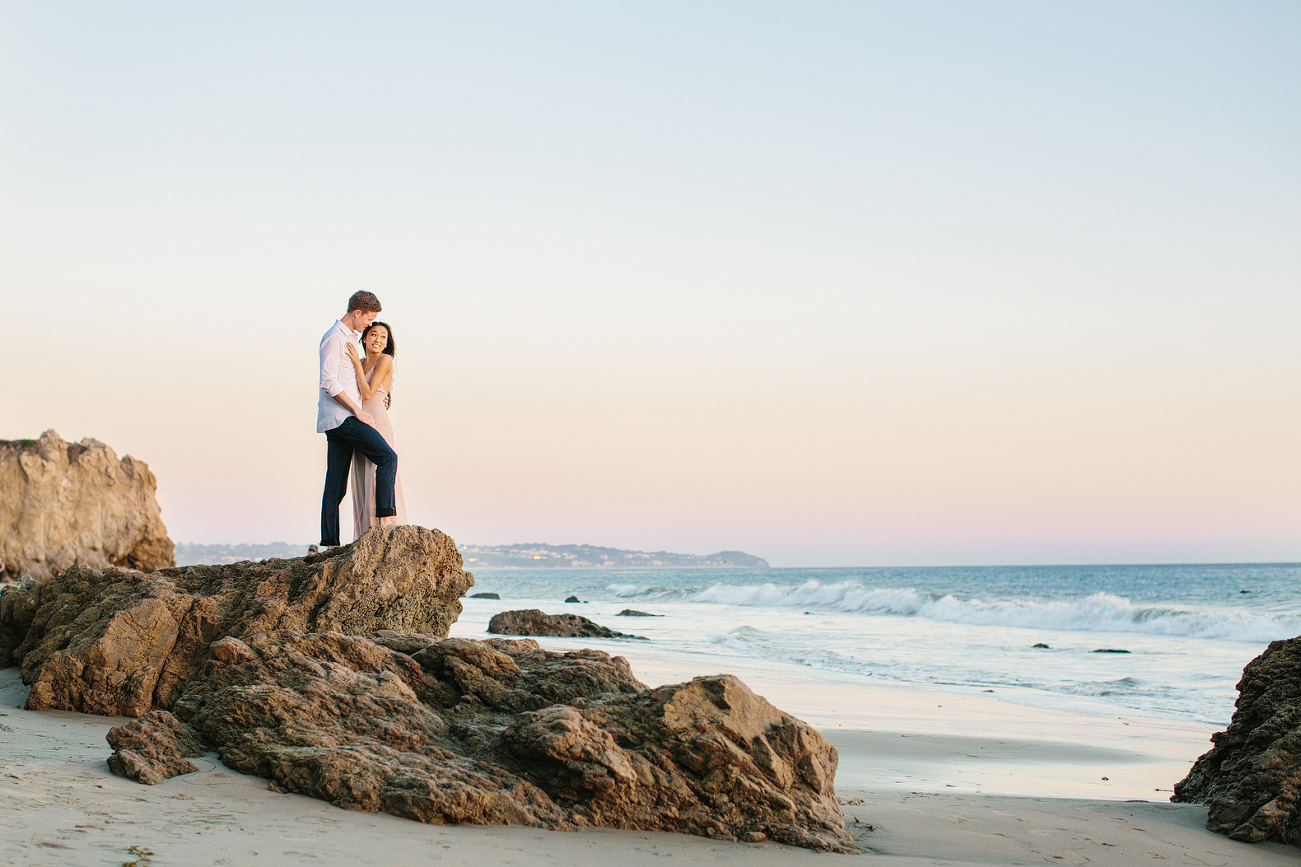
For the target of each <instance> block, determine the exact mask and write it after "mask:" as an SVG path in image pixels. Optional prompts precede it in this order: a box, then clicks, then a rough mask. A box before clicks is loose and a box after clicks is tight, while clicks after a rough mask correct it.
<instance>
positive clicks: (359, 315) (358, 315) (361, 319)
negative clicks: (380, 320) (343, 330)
mask: <svg viewBox="0 0 1301 867" xmlns="http://www.w3.org/2000/svg"><path fill="white" fill-rule="evenodd" d="M378 315H379V313H377V312H376V311H374V310H354V311H352V322H353V329H354V330H356V331H365V330H366V329H367V328H368V327H370V324H371V323H372V322H374V321H375V317H376V316H378Z"/></svg>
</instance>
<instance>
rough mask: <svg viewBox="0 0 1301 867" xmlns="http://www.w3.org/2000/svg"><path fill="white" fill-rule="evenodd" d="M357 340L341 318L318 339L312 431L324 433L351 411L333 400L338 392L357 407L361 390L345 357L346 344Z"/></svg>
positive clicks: (355, 335)
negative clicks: (318, 371)
mask: <svg viewBox="0 0 1301 867" xmlns="http://www.w3.org/2000/svg"><path fill="white" fill-rule="evenodd" d="M360 339H361V334H360V333H359V332H356V331H353V330H352V329H351V328H349V327H348V326H346V325H344V324H343V322H342V321H337V320H336V321H335V323H334V325H332V326H330V330H329V331H327V332H325V336H324V337H322V338H321V392H320V395H319V397H318V398H317V403H316V432H317V433H325V432H326V431H327V430H334V429H335V428H336V427H338V426H339V425H341V424H343V422H344V420H345V419H347V418H348V416H350V415H352V413H350V412H348V410H347V408H346V407H345V406H343V404H341V403H339V402H338V401H337V400H335V399H334V395H336V394H339V393H340V392H342V393H343V394H346V395H347V396H348V397H350V398H352V402H353V403H355V404H356V405H357V406H361V390H360V389H359V388H357V371H356V370H354V369H353V367H352V360H351V359H350V358H348V344H349V343H354V344H355V343H356V342H357V341H358V340H360Z"/></svg>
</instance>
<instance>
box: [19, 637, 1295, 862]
mask: <svg viewBox="0 0 1301 867" xmlns="http://www.w3.org/2000/svg"><path fill="white" fill-rule="evenodd" d="M560 644H561V643H560V642H558V645H560ZM633 661H634V667H635V669H636V670H637V671H638V673H639V674H640V675H641V676H642V678H643V679H644V680H646V681H647V682H649V683H657V682H661V679H660V678H659V677H658V676H657V675H662V674H669V673H674V672H675V671H676V670H677V669H678V668H679V666H680V665H681V664H682V661H681V660H674V659H673V658H672V656H671V655H665V654H664V653H662V652H658V653H655V654H651V653H649V652H648V653H646V658H645V659H644V660H641V659H639V658H638V657H637V656H633ZM738 673H740V674H741V675H742V676H743V677H745V676H747V674H748V675H749V680H750V682H752V684H753V685H754V686H755V688H756V689H757V690H759V691H760V692H763V693H764V694H766V695H767V696H768V697H769V698H770V699H771V700H773V701H775V702H776V703H777V704H778V705H779V706H784V707H791V708H792V709H802V710H803V711H805V714H804V715H806V716H807V717H809V718H810V719H811V720H812V721H814V722H815V723H816V724H818V725H820V727H821V728H822V731H823V732H824V734H826V736H827V737H828V739H829V740H831V741H832V742H833V743H834V744H835V745H836V747H837V748H838V750H839V751H840V770H839V773H838V775H837V794H838V795H839V797H840V799H841V802H842V804H843V807H842V809H843V810H844V812H845V818H846V821H847V822H849V823H850V827H851V829H852V831H853V833H854V836H855V838H856V840H857V842H858V844H859V845H860V846H861V847H862V849H863V852H862V854H861V855H852V856H840V855H820V854H817V853H813V852H809V851H806V850H803V849H797V848H792V847H787V846H779V845H775V844H771V843H759V844H741V843H719V842H715V841H711V840H708V839H705V838H700V837H692V836H687V835H680V834H667V833H644V832H633V831H608V830H591V831H583V832H575V833H558V832H546V831H539V830H536V829H532V828H518V827H496V826H494V827H484V826H456V827H448V826H429V825H422V824H419V823H416V822H411V821H407V820H403V819H398V818H394V817H392V816H388V815H384V814H369V813H356V812H349V811H345V810H341V809H338V808H336V807H334V806H332V805H330V804H327V803H325V802H322V801H317V800H314V799H311V798H306V797H302V796H299V795H285V794H278V793H276V792H273V791H271V790H270V789H269V788H268V786H267V783H266V781H265V780H261V779H258V778H255V777H248V776H244V775H242V774H238V773H235V772H233V771H231V770H229V769H227V768H225V767H224V766H223V765H222V764H221V763H220V762H219V761H218V760H217V759H216V756H215V754H212V755H210V756H209V757H207V758H206V759H200V760H198V761H197V762H196V763H197V764H199V765H200V770H199V771H198V772H196V773H192V774H187V775H183V776H180V777H176V778H173V779H171V780H168V781H167V782H165V783H163V784H161V785H158V786H143V785H140V784H138V783H134V782H130V781H128V780H125V779H122V778H119V777H115V776H113V775H112V774H110V773H109V771H108V768H107V765H106V764H105V759H106V758H107V756H108V754H109V749H108V746H107V744H106V743H105V741H104V735H105V734H106V732H107V731H108V729H109V728H110V727H112V726H113V725H116V724H117V723H119V722H122V721H123V719H122V718H109V717H97V716H89V715H84V714H77V713H69V712H63V711H41V712H31V711H26V710H23V709H22V707H21V705H22V703H23V701H24V700H25V698H26V692H27V690H26V687H24V686H23V685H22V683H21V680H20V678H19V672H18V669H16V668H10V669H6V670H4V671H0V790H2V791H3V792H4V795H3V797H4V803H6V804H7V805H9V806H10V809H8V810H5V811H3V813H0V847H2V848H3V851H4V857H5V860H6V861H7V863H10V864H15V865H47V864H48V865H53V864H61V865H88V867H89V865H119V864H122V863H133V862H134V863H135V864H139V865H145V864H159V865H161V864H174V865H221V864H232V865H249V864H298V863H302V864H309V863H310V864H322V865H345V864H411V863H417V862H420V861H426V860H433V861H437V862H439V863H447V864H502V865H511V864H537V863H544V864H554V865H568V864H573V865H597V864H609V863H620V864H651V863H657V864H662V863H663V861H662V860H660V859H664V858H671V859H673V861H674V863H680V864H683V863H685V864H704V863H709V864H728V863H736V864H741V863H745V864H774V865H776V864H783V865H784V864H802V863H813V862H815V861H816V862H818V863H827V862H828V861H830V860H837V859H841V858H844V859H849V860H859V859H864V860H870V861H871V863H874V864H889V865H941V864H946V865H960V864H1007V865H1014V864H1039V863H1050V864H1056V863H1061V864H1086V863H1087V864H1100V865H1117V867H1119V865H1130V864H1136V863H1148V862H1152V861H1162V862H1167V863H1172V864H1189V865H1208V864H1210V865H1228V864H1233V865H1242V867H1254V865H1261V867H1266V865H1270V867H1277V865H1283V864H1301V851H1299V850H1297V849H1295V848H1292V847H1287V846H1282V845H1278V844H1272V843H1266V844H1259V845H1254V846H1253V845H1247V844H1241V843H1235V842H1233V841H1230V840H1227V839H1225V838H1223V837H1219V836H1217V835H1215V834H1212V833H1210V832H1208V831H1206V830H1205V829H1204V827H1203V824H1204V822H1205V810H1204V809H1203V808H1201V807H1197V806H1188V805H1174V804H1170V803H1168V802H1167V798H1168V797H1169V796H1168V793H1167V792H1165V791H1158V789H1168V788H1169V785H1170V783H1172V782H1173V781H1174V780H1175V779H1177V778H1178V776H1177V775H1178V774H1182V769H1183V768H1186V767H1187V763H1188V762H1190V761H1191V760H1192V759H1193V758H1195V757H1196V755H1198V754H1199V753H1200V751H1201V750H1202V744H1204V742H1205V733H1204V732H1199V731H1197V730H1195V729H1196V727H1194V726H1191V725H1187V724H1177V723H1168V722H1162V721H1158V720H1143V719H1139V718H1129V719H1124V718H1118V717H1116V716H1115V715H1114V714H1112V715H1111V717H1110V718H1105V717H1103V716H1100V715H1099V716H1097V717H1088V716H1084V715H1079V714H1074V715H1072V714H1065V713H1062V712H1060V711H1054V710H1046V709H1035V708H1027V707H1024V706H1013V705H1010V704H1009V703H1007V702H1003V701H1000V700H998V699H996V698H992V697H986V696H973V695H960V694H956V693H947V692H943V691H940V690H935V689H928V688H922V687H904V686H882V685H871V686H870V687H865V686H862V685H859V688H858V689H855V690H852V691H851V690H847V689H846V690H826V689H823V690H820V691H818V692H817V694H816V695H814V694H811V693H810V691H809V690H808V689H801V686H807V683H803V684H802V683H801V680H800V678H799V677H798V675H797V674H796V673H790V674H787V675H783V674H782V673H780V672H773V671H771V670H769V671H767V672H762V671H753V672H749V673H747V672H744V671H741V672H738ZM847 698H852V701H853V702H854V703H855V705H857V710H856V712H855V714H854V716H855V717H858V718H861V716H862V714H863V713H865V711H864V708H865V707H868V706H874V707H875V708H876V710H875V713H874V714H873V715H874V717H875V719H876V722H877V724H876V725H873V726H872V727H870V729H869V728H868V727H862V728H845V727H844V724H843V719H844V717H843V716H841V719H842V722H840V723H836V722H835V721H834V719H835V717H836V715H835V714H833V713H831V712H832V711H833V708H832V707H831V705H833V704H837V703H843V701H844V700H846V699H847ZM932 708H933V709H934V712H933V713H932ZM829 722H830V723H831V725H828V723H829ZM1172 774H1175V775H1174V776H1172ZM1104 777H1105V778H1107V779H1104ZM1144 789H1146V793H1144Z"/></svg>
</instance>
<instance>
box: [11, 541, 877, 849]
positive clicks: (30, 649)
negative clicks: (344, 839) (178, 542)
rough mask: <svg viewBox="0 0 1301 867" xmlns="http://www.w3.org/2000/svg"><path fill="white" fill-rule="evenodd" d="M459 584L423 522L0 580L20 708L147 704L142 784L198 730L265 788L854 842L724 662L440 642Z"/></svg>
mask: <svg viewBox="0 0 1301 867" xmlns="http://www.w3.org/2000/svg"><path fill="white" fill-rule="evenodd" d="M473 583H474V579H473V576H471V575H470V574H469V573H466V572H465V571H464V570H463V569H462V563H461V557H460V554H459V553H458V552H457V549H456V545H455V543H454V542H453V541H452V540H451V539H449V538H448V537H447V536H445V535H443V534H442V533H440V532H438V531H436V530H426V529H423V528H421V527H398V528H393V529H390V528H375V529H372V530H370V531H368V532H367V533H366V534H365V535H363V536H362V538H361V539H360V540H358V541H357V542H356V543H354V544H353V545H351V546H348V547H347V548H340V549H335V550H332V551H329V552H327V553H324V554H318V555H314V556H309V557H304V558H298V559H293V560H270V561H266V562H263V563H248V562H245V563H236V564H233V565H229V566H194V567H189V568H184V569H176V568H172V569H166V570H163V571H161V572H157V573H154V574H152V575H142V574H139V573H129V572H121V571H118V570H109V571H107V572H104V573H100V572H96V571H95V570H92V569H89V568H85V567H79V568H74V569H70V570H69V571H68V572H67V573H65V574H64V575H61V576H59V577H57V578H54V579H51V580H50V581H48V582H45V583H44V584H41V583H37V582H33V583H31V584H29V585H27V586H23V587H20V588H17V589H9V590H6V591H4V592H3V593H0V665H11V664H15V663H21V665H22V666H23V678H24V681H25V682H27V683H30V684H32V691H31V694H30V696H29V698H28V705H27V706H28V707H29V708H44V707H57V708H64V709H69V710H82V711H90V712H94V713H104V714H118V713H121V714H127V715H134V716H137V717H139V718H138V719H136V720H134V721H132V722H130V723H127V724H125V725H122V726H118V727H115V728H114V729H113V730H112V731H111V732H110V735H109V740H110V744H111V745H112V746H113V747H114V748H115V753H114V755H113V757H112V758H111V759H110V767H111V768H112V769H113V770H114V771H115V772H116V773H120V774H124V775H126V776H129V777H131V778H133V779H137V780H140V781H141V782H157V781H160V780H162V779H165V778H166V777H168V776H171V775H174V774H177V773H185V772H186V771H187V770H188V769H189V768H190V767H192V765H191V764H190V763H189V762H188V761H187V759H186V756H187V755H194V754H196V753H198V752H200V751H201V750H202V749H203V748H204V747H203V742H206V743H207V744H211V745H212V746H214V747H215V748H216V749H217V750H219V752H220V755H221V758H222V760H223V761H224V762H225V763H226V764H227V765H229V766H230V767H232V768H235V769H237V770H240V771H243V772H245V773H250V774H257V775H260V776H264V777H268V778H270V779H271V780H272V786H273V788H277V789H279V790H282V791H292V792H298V793H301V794H305V795H311V796H313V797H317V798H323V799H326V800H329V801H331V802H333V803H335V804H338V805H339V806H341V807H345V808H348V809H356V810H373V811H381V810H382V811H385V812H389V813H393V814H395V815H398V816H404V817H408V818H412V819H417V820H420V821H423V822H433V823H444V822H477V823H511V824H527V825H532V826H536V827H543V828H554V829H570V828H579V827H584V826H601V827H610V828H630V829H643V830H671V831H681V832H689V833H695V834H704V835H708V836H712V837H715V838H718V839H726V840H738V839H739V840H750V841H758V840H775V841H778V842H782V843H790V844H794V845H799V846H806V847H810V848H814V849H827V850H836V851H850V850H852V847H853V838H852V837H851V836H850V834H849V833H848V832H847V831H846V830H845V825H844V819H843V817H842V816H841V813H840V809H839V807H838V806H837V803H836V799H835V791H834V787H833V783H834V776H835V771H836V763H837V755H836V751H835V749H834V748H833V747H832V746H831V745H830V744H828V743H827V742H826V741H825V740H823V738H822V737H821V736H820V735H819V734H818V733H817V732H816V731H814V730H813V729H812V728H811V727H810V726H808V725H807V724H805V723H803V722H801V721H800V720H798V719H795V718H794V717H791V716H790V715H788V714H785V713H783V712H781V711H780V710H777V709H776V708H774V707H773V706H772V705H770V704H768V702H766V701H765V700H764V699H762V698H760V697H759V696H756V695H755V694H754V693H752V692H751V691H750V690H749V689H747V688H746V687H745V685H744V684H743V683H741V682H740V681H739V680H737V679H736V678H734V677H731V676H728V675H720V676H717V677H708V678H697V679H696V680H694V681H691V682H690V683H684V684H677V685H674V686H665V687H660V688H658V689H648V688H646V687H645V686H644V685H643V684H641V683H639V682H638V681H637V680H636V678H634V677H633V675H632V671H631V668H630V667H629V665H628V662H627V660H625V659H623V658H622V657H611V656H610V655H608V654H606V653H603V652H600V651H596V650H578V651H573V652H568V653H561V652H558V651H547V650H542V649H541V648H540V647H539V646H538V644H537V642H535V641H532V640H527V639H525V640H506V639H490V640H487V641H473V640H469V639H453V638H447V637H446V636H447V630H448V627H449V626H450V624H451V623H452V622H453V621H454V620H455V618H456V616H457V615H458V614H459V613H460V610H461V605H460V602H459V597H460V596H461V595H462V594H464V592H465V591H466V589H468V588H469V587H470V586H472V585H473ZM367 636H368V637H367ZM173 714H174V716H173Z"/></svg>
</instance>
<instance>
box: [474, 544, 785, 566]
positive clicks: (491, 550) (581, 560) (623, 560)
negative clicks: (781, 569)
mask: <svg viewBox="0 0 1301 867" xmlns="http://www.w3.org/2000/svg"><path fill="white" fill-rule="evenodd" d="M461 556H462V557H464V558H465V568H466V569H469V570H471V571H473V570H474V569H476V568H478V569H552V568H566V569H583V568H596V569H602V568H603V569H703V568H713V569H767V568H768V561H767V560H765V559H763V558H762V557H756V556H754V555H753V554H746V553H745V552H744V551H719V552H718V553H717V554H703V555H702V554H673V553H670V552H668V551H625V550H623V549H622V548H601V547H598V546H596V545H546V544H543V543H541V542H535V543H527V544H522V545H462V546H461Z"/></svg>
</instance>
